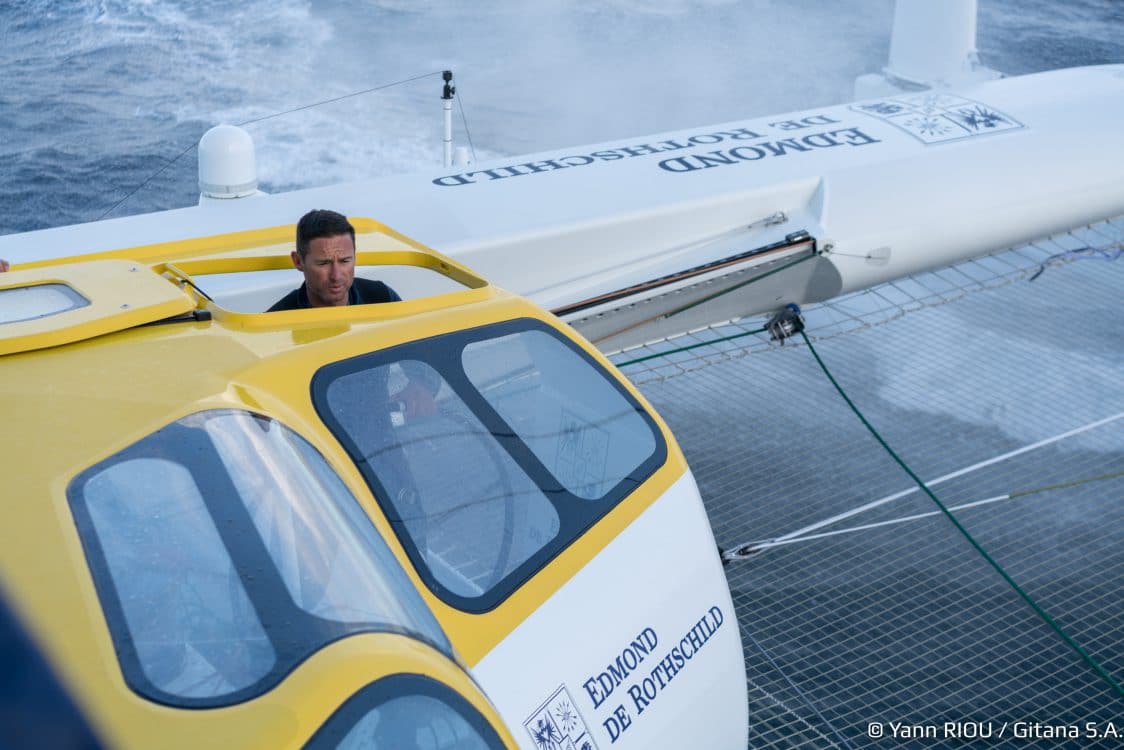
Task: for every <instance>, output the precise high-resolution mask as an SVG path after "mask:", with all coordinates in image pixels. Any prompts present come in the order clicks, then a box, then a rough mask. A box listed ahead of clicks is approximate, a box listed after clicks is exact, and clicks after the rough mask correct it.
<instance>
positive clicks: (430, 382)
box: [313, 320, 667, 611]
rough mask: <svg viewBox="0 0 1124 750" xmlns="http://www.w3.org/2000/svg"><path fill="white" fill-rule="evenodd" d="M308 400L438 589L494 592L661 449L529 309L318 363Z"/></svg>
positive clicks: (598, 375) (644, 419) (608, 384)
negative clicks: (513, 317) (525, 314)
mask: <svg viewBox="0 0 1124 750" xmlns="http://www.w3.org/2000/svg"><path fill="white" fill-rule="evenodd" d="M313 401H314V403H315V405H316V408H317V410H318V412H319V413H320V415H321V417H322V418H323V419H324V421H325V423H326V424H327V425H328V427H329V428H330V429H331V430H332V431H333V432H335V433H336V435H337V436H338V437H339V439H340V441H341V443H343V445H344V447H345V448H346V449H347V451H348V453H349V454H350V455H351V457H352V458H353V459H354V460H355V462H356V465H357V466H358V467H359V469H360V471H361V472H362V473H363V475H364V477H365V478H366V479H367V482H368V484H369V485H370V486H371V490H372V492H373V493H374V495H375V497H376V498H377V499H378V500H379V503H380V504H381V505H382V507H383V509H384V511H385V513H386V515H387V517H388V519H389V520H390V521H391V523H392V525H393V526H394V528H395V531H396V532H397V533H398V535H399V538H400V539H401V540H402V542H403V546H404V547H405V548H406V549H407V552H408V554H410V556H411V558H412V559H413V561H414V563H415V565H416V566H417V568H418V570H419V571H420V572H421V574H422V576H423V577H424V578H425V579H426V580H427V583H429V585H430V587H431V588H432V589H434V591H435V593H437V594H438V595H439V596H441V597H443V598H444V599H445V600H446V601H448V602H449V603H451V604H453V605H454V606H457V607H459V608H461V609H464V610H467V611H483V610H486V609H489V608H491V607H493V606H495V605H496V604H498V603H499V602H500V601H501V600H502V599H503V598H504V597H506V596H507V595H508V594H510V593H511V591H512V590H514V588H515V586H517V585H518V584H519V583H520V582H522V581H523V580H526V579H527V578H528V577H529V576H530V575H532V574H533V573H534V571H535V570H537V569H538V568H539V567H541V566H542V565H543V564H545V562H546V561H547V560H549V559H550V558H551V557H553V556H554V555H556V554H557V553H558V552H559V551H561V550H562V549H563V548H565V547H566V546H567V545H568V544H569V543H570V542H572V541H573V540H574V539H575V538H577V537H578V536H579V535H580V534H581V533H582V532H583V531H584V530H585V529H587V528H589V526H590V525H592V524H593V523H594V522H596V520H597V519H598V518H600V517H601V516H603V515H604V514H605V513H607V512H608V511H609V510H610V509H611V508H612V507H613V506H614V505H616V503H618V502H619V501H620V500H621V499H622V498H624V497H625V496H626V495H627V494H628V493H629V492H631V491H632V490H633V489H634V488H635V487H637V486H638V485H639V484H640V483H641V482H642V481H643V480H644V479H645V478H647V477H648V476H649V475H650V474H651V473H652V472H653V471H655V470H656V468H658V467H659V466H660V465H661V464H662V463H663V461H664V458H665V457H666V453H667V449H666V446H665V444H664V443H663V441H662V438H661V437H660V435H659V432H658V431H657V430H656V427H655V424H654V422H653V421H652V419H651V417H649V416H648V415H647V414H646V413H645V412H644V411H643V409H642V408H641V407H640V405H639V404H638V403H637V402H636V401H635V400H634V399H633V398H632V397H631V396H630V395H629V394H628V393H627V391H625V390H624V389H623V388H622V387H621V386H620V385H619V384H618V383H617V382H616V381H614V380H612V379H611V378H609V377H608V375H607V374H606V373H605V372H604V371H603V370H602V369H601V368H600V367H598V366H597V365H596V363H595V362H594V361H593V359H592V358H591V357H589V356H588V355H587V354H586V353H585V352H583V351H582V350H581V349H580V348H579V347H578V346H577V345H575V344H573V343H572V342H570V341H568V340H567V339H565V338H563V337H562V336H560V335H559V334H557V333H556V332H555V331H554V330H553V329H551V328H549V327H548V326H546V325H544V324H542V323H539V322H537V321H532V320H520V321H511V322H508V323H503V324H498V325H494V326H487V327H483V328H477V329H472V330H468V331H461V332H457V333H452V334H446V335H444V336H439V337H435V338H432V339H427V340H424V341H419V342H411V343H409V344H404V345H402V346H398V347H394V348H393V349H389V350H386V351H382V352H375V353H372V354H367V355H363V356H360V357H356V358H353V359H350V360H345V361H343V362H337V363H333V364H331V365H328V366H327V367H324V368H322V369H321V370H320V371H319V372H318V373H317V374H316V376H315V377H314V379H313Z"/></svg>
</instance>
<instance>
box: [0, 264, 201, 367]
mask: <svg viewBox="0 0 1124 750" xmlns="http://www.w3.org/2000/svg"><path fill="white" fill-rule="evenodd" d="M194 308H195V303H194V301H193V300H192V299H191V298H190V297H189V296H188V295H186V294H185V293H184V292H183V291H182V290H181V289H180V288H179V287H178V286H176V285H175V284H173V283H171V282H169V280H168V279H166V278H164V277H162V276H160V275H158V274H156V273H155V272H154V271H153V270H152V269H150V268H149V267H148V266H146V265H143V264H139V263H133V262H131V261H127V260H116V259H113V260H111V259H105V260H94V261H88V262H85V263H73V264H68V265H65V266H48V267H42V268H31V269H28V270H25V271H12V272H10V273H7V274H4V278H3V279H2V281H0V355H3V354H14V353H16V352H26V351H33V350H36V349H47V348H50V347H53V346H60V345H62V344H70V343H73V342H75V341H84V340H86V339H91V338H94V337H96V336H102V335H105V334H107V333H114V332H116V331H123V330H125V329H127V328H132V327H134V326H138V325H143V324H145V323H152V322H154V321H157V320H163V319H164V318H170V317H172V316H175V315H183V314H184V313H187V312H189V311H191V310H192V309H194Z"/></svg>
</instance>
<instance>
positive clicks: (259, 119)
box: [97, 70, 475, 221]
mask: <svg viewBox="0 0 1124 750" xmlns="http://www.w3.org/2000/svg"><path fill="white" fill-rule="evenodd" d="M437 75H441V71H439V70H438V71H434V72H432V73H422V74H421V75H416V76H413V77H412V78H403V79H402V80H400V81H394V82H393V83H384V84H382V85H381V86H373V87H372V88H369V89H363V90H362V91H353V92H351V93H350V94H344V95H343V96H337V97H334V98H332V99H324V100H322V101H318V102H313V103H311V104H303V105H301V106H299V107H294V108H293V109H288V110H285V111H284V112H274V113H273V114H271V115H264V116H262V117H255V118H252V119H249V120H245V121H243V122H239V123H235V125H236V126H237V127H240V128H241V127H245V126H246V125H253V124H254V123H258V122H264V121H265V120H272V119H273V118H275V117H281V116H283V115H291V114H293V113H294V112H301V111H303V110H306V109H312V108H313V107H319V106H321V105H324V104H333V103H335V102H339V101H343V100H344V99H351V98H353V97H356V96H362V95H364V94H370V93H372V92H375V91H381V90H382V89H388V88H391V87H392V86H400V85H402V84H404V83H412V82H413V81H419V80H421V79H422V78H429V77H430V76H437ZM461 116H462V117H463V116H464V110H463V109H462V110H461ZM467 128H468V126H467V124H466V125H465V129H466V132H467ZM471 142H472V141H471V139H470V140H469V143H471ZM198 145H199V141H198V140H196V142H195V143H192V144H191V145H190V146H188V147H187V148H185V149H184V150H183V151H180V152H179V154H177V155H176V157H175V158H174V159H172V160H171V161H169V162H168V163H166V164H165V165H164V166H162V167H160V169H158V170H156V171H155V172H153V173H152V174H151V175H149V176H148V177H147V178H146V179H145V180H144V182H142V183H141V184H139V185H137V186H136V187H135V188H133V189H132V190H131V191H130V192H129V193H128V195H126V196H125V197H124V198H122V199H121V200H119V201H117V202H116V203H114V204H113V205H112V206H110V207H109V208H108V209H106V210H105V211H104V212H103V213H102V214H101V216H99V217H98V218H97V221H101V220H102V219H104V218H105V217H106V216H108V215H109V214H111V213H113V212H114V211H115V210H117V208H118V206H120V205H121V204H122V203H124V202H125V201H127V200H129V199H130V198H132V197H133V196H134V195H136V194H137V193H138V192H140V190H141V189H142V188H144V186H145V185H147V184H148V183H150V182H152V181H153V180H155V179H156V178H157V177H159V176H160V175H161V174H163V173H164V172H165V170H167V169H168V168H169V167H171V166H173V165H174V164H175V163H176V162H178V161H179V160H180V159H182V158H183V157H184V156H185V155H187V153H188V152H189V151H191V150H192V149H194V148H196V147H198ZM474 158H475V157H474Z"/></svg>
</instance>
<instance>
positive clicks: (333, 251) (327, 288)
mask: <svg viewBox="0 0 1124 750" xmlns="http://www.w3.org/2000/svg"><path fill="white" fill-rule="evenodd" d="M292 258H293V265H294V266H296V267H297V268H298V269H299V270H300V271H301V272H302V273H303V274H304V282H305V289H306V291H307V292H308V304H309V305H310V306H312V307H328V306H334V305H346V304H347V295H348V292H349V291H350V290H351V282H352V281H353V280H354V279H355V227H353V226H351V222H349V221H348V220H347V217H346V216H344V215H343V214H338V213H336V212H335V211H326V210H323V209H316V210H314V211H309V212H308V213H307V214H305V215H304V216H302V217H301V220H300V222H298V223H297V249H296V250H294V251H293V252H292Z"/></svg>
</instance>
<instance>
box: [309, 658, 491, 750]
mask: <svg viewBox="0 0 1124 750" xmlns="http://www.w3.org/2000/svg"><path fill="white" fill-rule="evenodd" d="M305 747H306V748H309V749H310V750H329V749H333V748H340V749H341V750H503V743H502V742H501V741H500V738H499V736H498V735H497V734H496V731H495V730H494V729H492V727H491V726H489V725H488V723H487V720H486V719H485V718H484V717H483V716H482V715H481V714H480V712H479V711H477V710H476V709H475V708H473V707H472V705H471V704H470V703H469V702H468V701H467V700H465V699H464V698H462V697H461V696H459V695H457V694H456V693H455V692H453V691H452V690H451V689H449V688H448V687H446V686H445V685H442V684H441V683H439V682H436V681H435V680H432V679H430V678H428V677H422V676H421V675H394V676H392V677H387V678H385V679H383V680H380V681H378V682H376V683H373V684H371V685H368V686H367V687H365V688H364V689H363V690H360V691H359V692H358V693H356V694H355V695H354V696H352V697H351V698H350V699H348V701H347V702H346V703H345V704H344V705H343V706H342V707H340V709H339V710H338V711H337V712H336V713H335V714H334V715H333V716H332V717H331V718H330V719H328V721H326V722H325V723H324V726H323V727H321V728H320V730H319V731H318V732H317V733H316V734H315V735H314V736H313V737H312V739H311V740H310V741H309V742H308V744H307V745H306V746H305Z"/></svg>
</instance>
